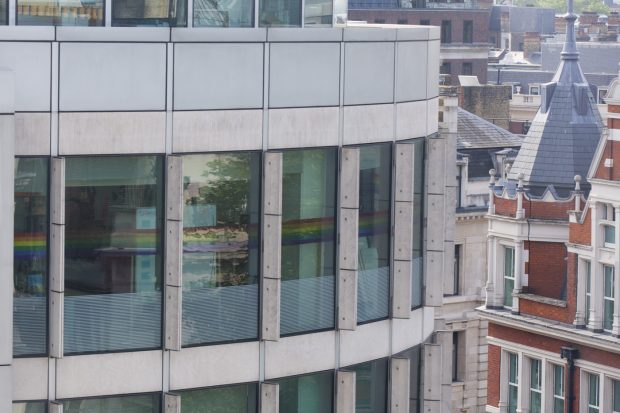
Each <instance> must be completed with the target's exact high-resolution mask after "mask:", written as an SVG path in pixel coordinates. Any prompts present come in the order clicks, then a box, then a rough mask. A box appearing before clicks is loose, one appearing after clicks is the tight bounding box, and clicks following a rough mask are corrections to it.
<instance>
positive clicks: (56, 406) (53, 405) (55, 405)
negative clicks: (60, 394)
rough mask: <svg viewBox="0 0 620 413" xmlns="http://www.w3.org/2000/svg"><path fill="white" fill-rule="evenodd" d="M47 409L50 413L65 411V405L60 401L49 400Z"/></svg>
mask: <svg viewBox="0 0 620 413" xmlns="http://www.w3.org/2000/svg"><path fill="white" fill-rule="evenodd" d="M47 411H48V412H49V413H63V412H64V407H63V405H62V403H60V402H49V403H48V405H47Z"/></svg>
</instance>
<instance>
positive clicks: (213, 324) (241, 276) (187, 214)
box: [183, 152, 261, 345]
mask: <svg viewBox="0 0 620 413" xmlns="http://www.w3.org/2000/svg"><path fill="white" fill-rule="evenodd" d="M183 170H184V173H185V176H184V179H183V182H184V191H183V198H184V201H185V207H184V209H185V210H184V214H183V344H184V345H190V344H200V343H209V342H218V341H234V340H243V339H252V338H256V337H258V294H259V293H258V277H259V253H260V252H259V246H260V245H259V231H260V227H259V221H260V220H259V216H260V177H261V173H260V153H258V152H246V153H222V154H208V155H190V156H186V157H184V161H183Z"/></svg>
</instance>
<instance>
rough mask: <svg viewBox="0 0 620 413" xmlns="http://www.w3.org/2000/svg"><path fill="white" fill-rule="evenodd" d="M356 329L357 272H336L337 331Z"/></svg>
mask: <svg viewBox="0 0 620 413" xmlns="http://www.w3.org/2000/svg"><path fill="white" fill-rule="evenodd" d="M356 327H357V271H351V270H342V269H341V270H339V271H338V329H339V330H355V328H356Z"/></svg>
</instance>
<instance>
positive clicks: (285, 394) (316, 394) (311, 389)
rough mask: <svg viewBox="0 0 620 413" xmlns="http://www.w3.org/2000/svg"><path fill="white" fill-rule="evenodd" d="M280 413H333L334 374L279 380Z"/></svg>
mask: <svg viewBox="0 0 620 413" xmlns="http://www.w3.org/2000/svg"><path fill="white" fill-rule="evenodd" d="M278 383H279V384H280V411H281V412H286V413H331V412H332V411H333V410H332V404H333V403H332V397H333V388H334V373H333V372H331V371H328V372H325V373H316V374H309V375H306V376H298V377H291V378H286V379H282V380H279V381H278Z"/></svg>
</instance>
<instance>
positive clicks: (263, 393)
mask: <svg viewBox="0 0 620 413" xmlns="http://www.w3.org/2000/svg"><path fill="white" fill-rule="evenodd" d="M260 411H261V412H269V413H279V411H280V385H279V384H277V383H261V384H260Z"/></svg>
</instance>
